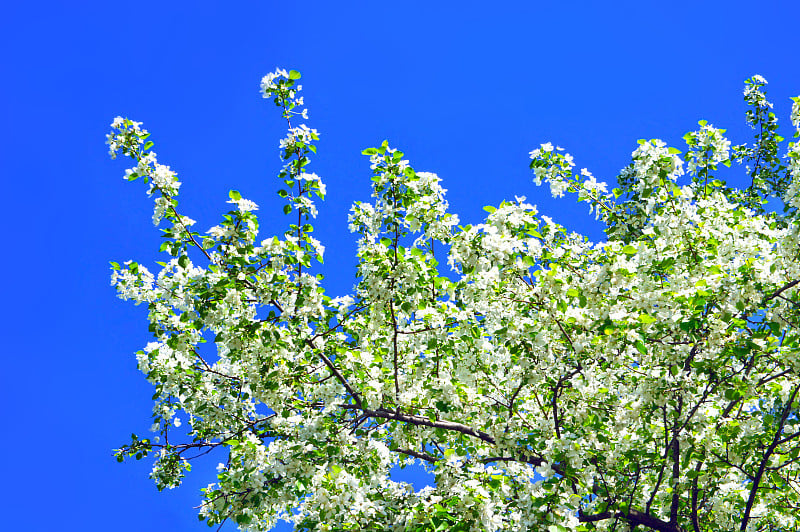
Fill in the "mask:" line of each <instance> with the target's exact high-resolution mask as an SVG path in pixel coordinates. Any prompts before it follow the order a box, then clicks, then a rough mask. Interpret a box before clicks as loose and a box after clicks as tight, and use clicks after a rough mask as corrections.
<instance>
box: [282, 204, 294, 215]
mask: <svg viewBox="0 0 800 532" xmlns="http://www.w3.org/2000/svg"><path fill="white" fill-rule="evenodd" d="M290 212H292V206H291V205H284V206H283V214H289V213H290Z"/></svg>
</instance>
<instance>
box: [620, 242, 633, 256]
mask: <svg viewBox="0 0 800 532" xmlns="http://www.w3.org/2000/svg"><path fill="white" fill-rule="evenodd" d="M622 252H623V253H625V254H626V255H636V248H635V247H633V246H631V245H630V244H628V245H627V246H625V247H624V248H622Z"/></svg>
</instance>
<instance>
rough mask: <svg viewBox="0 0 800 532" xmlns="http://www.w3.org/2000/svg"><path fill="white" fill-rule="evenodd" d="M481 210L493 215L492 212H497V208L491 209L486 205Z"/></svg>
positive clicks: (491, 207)
mask: <svg viewBox="0 0 800 532" xmlns="http://www.w3.org/2000/svg"><path fill="white" fill-rule="evenodd" d="M483 210H484V211H486V212H488V213H489V214H491V213H493V212H495V211H496V210H497V207H493V206H491V205H487V206H485V207H484V208H483Z"/></svg>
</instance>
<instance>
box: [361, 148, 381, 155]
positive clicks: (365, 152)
mask: <svg viewBox="0 0 800 532" xmlns="http://www.w3.org/2000/svg"><path fill="white" fill-rule="evenodd" d="M376 153H378V150H377V149H376V148H367V149H366V150H362V151H361V155H375V154H376Z"/></svg>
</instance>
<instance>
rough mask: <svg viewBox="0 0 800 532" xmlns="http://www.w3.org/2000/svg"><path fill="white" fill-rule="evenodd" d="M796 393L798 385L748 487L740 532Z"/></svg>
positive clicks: (742, 531) (777, 442)
mask: <svg viewBox="0 0 800 532" xmlns="http://www.w3.org/2000/svg"><path fill="white" fill-rule="evenodd" d="M798 391H800V385H798V386H796V387H795V389H794V390H793V391H792V395H791V396H789V399H788V400H787V401H786V406H785V407H784V408H783V412H782V413H781V419H780V421H779V422H778V427H777V428H776V429H775V437H774V438H772V443H771V444H770V446H769V447H768V448H767V450H766V452H765V453H764V457H763V458H762V459H761V463H760V464H759V466H758V471H756V475H755V478H753V485H752V486H751V487H750V496H749V497H748V498H747V505H746V506H745V509H744V516H743V517H742V522H741V524H740V526H739V530H741V532H744V531H745V530H747V523H748V522H749V521H750V512H751V511H752V509H753V503H755V502H756V494H757V493H758V485H759V483H760V482H761V477H762V476H763V475H764V471H765V470H766V468H767V463H768V462H769V459H770V457H771V456H772V453H773V452H775V449H776V448H777V447H778V444H779V443H780V441H781V439H782V438H781V437H780V436H781V433H782V432H783V426H784V424H785V423H786V419H787V418H788V417H789V413H790V412H791V411H792V403H794V398H795V397H796V396H797V392H798Z"/></svg>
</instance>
